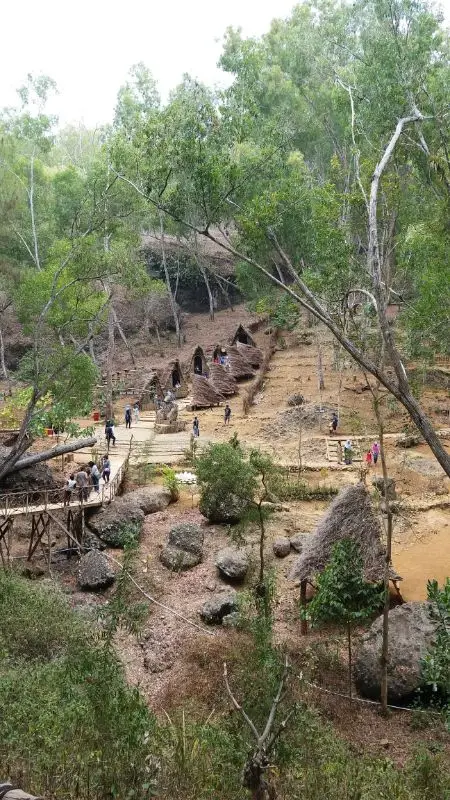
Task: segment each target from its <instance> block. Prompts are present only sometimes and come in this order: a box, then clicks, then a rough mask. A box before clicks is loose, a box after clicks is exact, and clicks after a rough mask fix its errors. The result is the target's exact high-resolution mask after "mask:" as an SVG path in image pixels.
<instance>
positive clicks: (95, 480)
mask: <svg viewBox="0 0 450 800" xmlns="http://www.w3.org/2000/svg"><path fill="white" fill-rule="evenodd" d="M110 475H111V462H110V460H109V456H108V455H104V456H103V457H102V463H101V467H100V469H99V467H98V465H97V464H96V463H95V461H89V463H88V465H87V467H82V468H81V469H79V470H78V472H72V473H71V474H70V475H69V477H68V479H67V483H66V486H65V490H64V505H65V506H67V505H69V504H70V501H71V500H72V499H73V496H74V493H75V494H76V496H77V499H78V500H80V501H84V502H86V500H88V499H89V496H90V494H91V491H92V490H94V492H96V493H97V494H100V478H103V480H104V482H105V483H109V478H110Z"/></svg>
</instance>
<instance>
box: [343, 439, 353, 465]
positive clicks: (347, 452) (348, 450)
mask: <svg viewBox="0 0 450 800" xmlns="http://www.w3.org/2000/svg"><path fill="white" fill-rule="evenodd" d="M344 463H345V464H351V463H352V443H351V441H350V439H347V441H346V442H345V444H344Z"/></svg>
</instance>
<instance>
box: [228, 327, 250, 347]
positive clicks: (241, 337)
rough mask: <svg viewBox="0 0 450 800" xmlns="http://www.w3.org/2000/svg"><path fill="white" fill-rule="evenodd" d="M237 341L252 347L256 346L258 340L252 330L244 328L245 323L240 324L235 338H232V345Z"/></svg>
mask: <svg viewBox="0 0 450 800" xmlns="http://www.w3.org/2000/svg"><path fill="white" fill-rule="evenodd" d="M237 342H241V344H249V345H251V346H252V347H256V342H255V340H254V338H253V336H252V335H251V333H250V331H248V330H247V328H244V326H243V325H238V327H237V328H236V331H235V334H234V336H233V338H232V339H231V340H230V344H231V345H235V344H236V343H237Z"/></svg>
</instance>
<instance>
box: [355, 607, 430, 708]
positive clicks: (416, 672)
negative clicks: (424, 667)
mask: <svg viewBox="0 0 450 800" xmlns="http://www.w3.org/2000/svg"><path fill="white" fill-rule="evenodd" d="M430 608H431V606H430V604H429V603H404V605H402V606H398V607H397V608H394V609H393V610H392V611H390V612H389V661H388V699H389V702H390V703H399V702H402V701H403V700H404V699H407V698H409V697H410V696H411V695H412V694H413V693H414V692H415V691H416V690H417V689H418V688H419V687H420V685H421V660H422V658H423V657H424V656H425V654H426V653H427V651H428V650H429V648H430V646H431V645H432V644H433V641H434V639H435V635H436V622H435V621H434V620H433V619H431V616H430ZM382 638H383V617H382V616H381V617H378V619H376V620H375V622H374V623H373V624H372V625H371V627H370V629H369V630H368V632H367V633H366V634H365V635H364V636H363V637H362V640H361V645H360V648H359V652H358V655H357V659H356V663H355V682H356V686H357V688H358V691H359V692H360V693H361V694H362V695H364V696H365V697H369V698H371V699H376V700H378V699H379V697H380V683H381V668H380V654H381V644H382Z"/></svg>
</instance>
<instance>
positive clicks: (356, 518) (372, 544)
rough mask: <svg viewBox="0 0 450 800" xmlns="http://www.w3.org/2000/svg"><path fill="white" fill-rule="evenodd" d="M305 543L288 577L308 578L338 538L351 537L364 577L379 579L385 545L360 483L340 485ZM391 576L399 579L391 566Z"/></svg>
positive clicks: (325, 561) (323, 562)
mask: <svg viewBox="0 0 450 800" xmlns="http://www.w3.org/2000/svg"><path fill="white" fill-rule="evenodd" d="M305 538H306V541H305V545H304V549H303V552H302V554H301V556H300V557H299V559H298V561H297V563H296V565H295V567H294V569H293V571H292V578H293V579H295V580H300V581H306V580H308V581H311V580H312V578H314V576H316V575H318V574H320V573H321V572H323V570H324V569H325V567H326V565H327V564H328V562H329V560H330V557H331V551H332V549H333V547H334V545H335V544H337V543H338V542H340V541H342V539H352V540H353V541H354V542H357V544H359V546H360V548H361V555H362V558H363V562H364V574H365V577H366V580H369V581H382V580H383V575H384V563H385V548H384V546H383V544H382V540H381V525H380V521H379V519H378V517H377V516H376V515H375V512H374V510H373V507H372V503H371V500H370V496H369V493H368V491H367V489H366V487H365V486H364V484H363V483H358V484H356V486H349V487H347V488H346V489H343V491H342V492H340V493H339V494H338V496H337V497H336V499H335V500H334V501H333V502H332V504H331V506H330V507H329V509H328V511H327V512H326V514H325V515H324V516H323V517H322V519H321V521H320V522H319V524H318V526H317V528H316V530H315V533H313V534H311V536H308V537H305ZM390 577H391V580H401V578H400V576H399V575H397V573H396V572H395V571H394V570H392V569H391V575H390Z"/></svg>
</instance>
